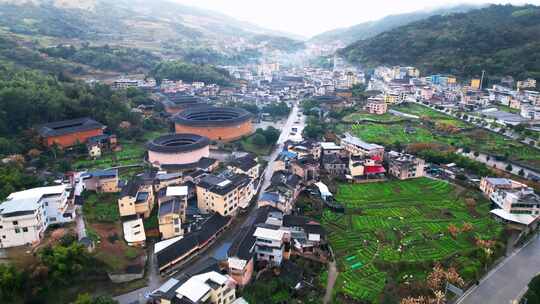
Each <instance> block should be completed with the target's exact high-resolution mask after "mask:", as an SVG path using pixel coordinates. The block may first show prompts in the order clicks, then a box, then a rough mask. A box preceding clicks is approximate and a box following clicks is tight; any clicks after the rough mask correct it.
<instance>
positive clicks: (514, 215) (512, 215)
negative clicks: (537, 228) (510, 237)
mask: <svg viewBox="0 0 540 304" xmlns="http://www.w3.org/2000/svg"><path fill="white" fill-rule="evenodd" d="M489 198H490V199H491V201H492V202H493V203H494V204H495V205H497V207H498V208H496V209H493V210H491V213H492V214H494V215H496V216H497V217H499V218H500V219H502V220H504V221H506V222H511V223H516V224H521V225H525V226H529V225H531V224H534V223H536V222H537V221H538V219H539V218H540V196H538V195H537V194H535V193H534V190H533V189H532V188H521V189H519V190H497V191H495V192H493V193H491V195H490V197H489Z"/></svg>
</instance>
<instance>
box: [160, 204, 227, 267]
mask: <svg viewBox="0 0 540 304" xmlns="http://www.w3.org/2000/svg"><path fill="white" fill-rule="evenodd" d="M230 223H231V217H228V216H227V217H224V216H221V215H219V214H217V213H214V214H212V215H211V216H209V217H207V218H205V219H204V220H203V221H202V222H200V223H199V224H198V225H197V226H196V227H195V228H193V229H192V231H191V232H189V233H186V234H184V236H183V237H182V236H178V237H174V238H171V239H168V240H165V241H161V242H159V243H156V244H155V246H154V254H155V255H156V258H157V263H158V268H159V271H160V273H163V272H166V271H169V270H171V269H172V268H174V267H175V266H177V265H182V264H183V263H185V262H187V261H189V259H190V258H192V257H193V256H194V254H195V253H197V252H199V251H200V250H202V249H203V248H206V246H208V245H210V244H212V243H213V242H214V241H215V240H216V238H217V237H218V236H219V235H220V234H221V233H222V232H223V231H225V229H226V228H227V227H228V226H229V225H230Z"/></svg>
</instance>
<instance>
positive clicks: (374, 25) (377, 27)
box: [310, 4, 479, 44]
mask: <svg viewBox="0 0 540 304" xmlns="http://www.w3.org/2000/svg"><path fill="white" fill-rule="evenodd" d="M476 8H479V6H475V5H467V4H462V5H457V6H452V7H445V8H439V9H435V10H422V11H416V12H412V13H404V14H397V15H390V16H386V17H384V18H381V19H379V20H376V21H368V22H363V23H360V24H357V25H353V26H351V27H347V28H339V29H335V30H331V31H328V32H324V33H321V34H318V35H316V36H314V37H312V38H311V39H310V42H312V43H319V44H322V43H334V42H336V41H340V42H343V43H345V44H351V43H353V42H356V41H358V40H363V39H367V38H371V37H373V36H375V35H377V34H380V33H382V32H385V31H389V30H391V29H394V28H396V27H400V26H403V25H407V24H409V23H412V22H415V21H419V20H422V19H426V18H428V17H431V16H435V15H447V14H453V13H463V12H467V11H470V10H472V9H476Z"/></svg>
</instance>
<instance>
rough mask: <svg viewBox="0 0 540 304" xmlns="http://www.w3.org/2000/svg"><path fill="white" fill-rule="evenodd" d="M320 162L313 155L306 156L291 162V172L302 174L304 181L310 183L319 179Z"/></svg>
mask: <svg viewBox="0 0 540 304" xmlns="http://www.w3.org/2000/svg"><path fill="white" fill-rule="evenodd" d="M319 169H320V165H319V162H318V161H317V160H316V159H314V158H313V157H310V156H306V157H303V158H299V159H295V160H293V161H292V162H291V172H292V173H294V174H296V175H298V176H300V178H301V179H302V182H303V183H304V184H306V185H310V184H312V183H314V182H316V181H317V180H318V179H319Z"/></svg>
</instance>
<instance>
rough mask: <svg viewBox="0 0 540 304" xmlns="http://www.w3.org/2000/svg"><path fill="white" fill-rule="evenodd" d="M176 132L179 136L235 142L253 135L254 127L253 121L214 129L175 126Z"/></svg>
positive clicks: (214, 127)
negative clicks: (185, 134) (186, 135)
mask: <svg viewBox="0 0 540 304" xmlns="http://www.w3.org/2000/svg"><path fill="white" fill-rule="evenodd" d="M174 130H175V132H176V133H177V134H180V133H191V134H197V135H201V136H205V137H208V138H209V139H210V140H217V141H233V140H237V139H240V138H242V136H245V135H250V134H251V133H253V125H252V124H251V121H245V122H243V123H241V124H238V125H232V126H212V127H197V126H186V125H181V124H175V126H174Z"/></svg>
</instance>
